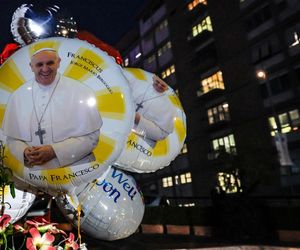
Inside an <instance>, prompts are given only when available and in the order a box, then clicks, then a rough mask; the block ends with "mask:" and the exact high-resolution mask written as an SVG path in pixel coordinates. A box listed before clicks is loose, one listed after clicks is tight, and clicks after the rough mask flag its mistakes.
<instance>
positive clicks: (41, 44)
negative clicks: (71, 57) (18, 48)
mask: <svg viewBox="0 0 300 250" xmlns="http://www.w3.org/2000/svg"><path fill="white" fill-rule="evenodd" d="M60 45H61V42H58V41H53V40H52V41H51V40H50V41H49V40H48V41H41V42H36V43H34V44H32V45H30V47H29V57H31V56H32V55H33V54H34V53H35V52H37V51H38V50H40V49H43V48H51V49H54V50H56V51H58V49H59V47H60Z"/></svg>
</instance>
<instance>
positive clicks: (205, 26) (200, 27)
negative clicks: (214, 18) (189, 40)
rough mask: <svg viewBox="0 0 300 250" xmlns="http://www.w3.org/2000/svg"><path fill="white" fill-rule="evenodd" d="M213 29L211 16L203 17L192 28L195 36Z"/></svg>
mask: <svg viewBox="0 0 300 250" xmlns="http://www.w3.org/2000/svg"><path fill="white" fill-rule="evenodd" d="M205 30H207V31H213V28H212V24H211V20H210V16H207V17H206V18H205V19H203V20H202V21H201V22H200V23H198V24H197V25H195V26H194V27H193V29H192V34H193V37H195V36H198V35H199V34H201V33H202V32H203V31H205Z"/></svg>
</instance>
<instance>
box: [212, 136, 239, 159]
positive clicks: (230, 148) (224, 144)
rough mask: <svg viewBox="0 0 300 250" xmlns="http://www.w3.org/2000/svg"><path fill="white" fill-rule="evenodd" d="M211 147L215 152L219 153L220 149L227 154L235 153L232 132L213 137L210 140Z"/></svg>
mask: <svg viewBox="0 0 300 250" xmlns="http://www.w3.org/2000/svg"><path fill="white" fill-rule="evenodd" d="M212 148H213V151H215V152H217V153H220V151H222V150H224V151H225V152H227V153H229V154H236V148H235V140H234V136H233V134H230V135H228V136H224V137H221V138H217V139H214V140H213V141H212Z"/></svg>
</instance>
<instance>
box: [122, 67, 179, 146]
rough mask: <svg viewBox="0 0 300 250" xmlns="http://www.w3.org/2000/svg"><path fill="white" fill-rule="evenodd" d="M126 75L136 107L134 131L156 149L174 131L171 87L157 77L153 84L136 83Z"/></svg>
mask: <svg viewBox="0 0 300 250" xmlns="http://www.w3.org/2000/svg"><path fill="white" fill-rule="evenodd" d="M124 75H125V77H126V78H127V80H128V83H129V87H130V88H131V91H132V96H133V100H134V103H135V105H136V110H135V111H136V113H135V118H134V127H133V131H134V132H135V133H136V134H137V135H139V136H141V137H143V139H144V141H146V142H147V143H148V145H149V146H151V147H155V145H156V142H157V141H160V140H163V139H165V138H166V137H167V136H168V135H169V134H171V133H172V132H173V130H174V117H175V109H174V108H173V106H172V105H171V103H170V102H169V100H168V98H167V95H166V91H167V90H168V88H169V86H168V85H167V84H166V83H165V82H164V81H163V80H162V79H160V78H159V77H158V76H156V75H154V76H153V78H152V81H153V82H152V84H148V83H146V82H145V83H144V82H141V81H140V82H139V81H136V80H135V79H134V77H133V76H132V75H131V74H130V73H128V72H126V71H124Z"/></svg>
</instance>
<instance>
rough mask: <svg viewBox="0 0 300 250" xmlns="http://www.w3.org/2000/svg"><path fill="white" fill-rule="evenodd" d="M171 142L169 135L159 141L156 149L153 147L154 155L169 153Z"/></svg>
mask: <svg viewBox="0 0 300 250" xmlns="http://www.w3.org/2000/svg"><path fill="white" fill-rule="evenodd" d="M169 144H170V142H169V139H168V137H167V138H166V139H164V140H161V141H157V143H156V145H155V147H154V149H153V156H154V157H156V156H164V155H166V154H168V153H169V150H170V145H169Z"/></svg>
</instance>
